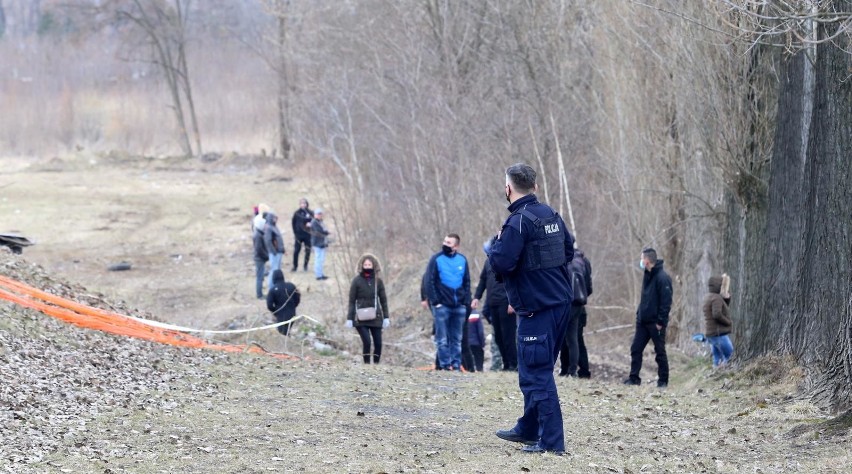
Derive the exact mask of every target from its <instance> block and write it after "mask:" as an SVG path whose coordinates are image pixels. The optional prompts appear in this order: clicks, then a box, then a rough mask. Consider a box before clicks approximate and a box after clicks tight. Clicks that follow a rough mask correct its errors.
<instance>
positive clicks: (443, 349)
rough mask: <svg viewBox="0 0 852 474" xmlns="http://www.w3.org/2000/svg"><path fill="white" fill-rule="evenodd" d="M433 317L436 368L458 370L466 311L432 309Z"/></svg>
mask: <svg viewBox="0 0 852 474" xmlns="http://www.w3.org/2000/svg"><path fill="white" fill-rule="evenodd" d="M432 314H433V315H434V317H435V347H436V348H437V350H438V368H441V369H445V370H446V369H452V370H458V369H459V367H461V355H462V351H461V349H462V344H461V340H462V330H463V329H464V320H465V317H466V316H467V309H466V308H465V307H464V306H456V307H455V308H449V307H447V306H441V307H439V308H436V307H432Z"/></svg>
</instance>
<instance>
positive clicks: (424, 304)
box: [420, 300, 429, 309]
mask: <svg viewBox="0 0 852 474" xmlns="http://www.w3.org/2000/svg"><path fill="white" fill-rule="evenodd" d="M420 306H422V307H423V309H428V308H429V302H428V301H426V300H423V301H421V302H420Z"/></svg>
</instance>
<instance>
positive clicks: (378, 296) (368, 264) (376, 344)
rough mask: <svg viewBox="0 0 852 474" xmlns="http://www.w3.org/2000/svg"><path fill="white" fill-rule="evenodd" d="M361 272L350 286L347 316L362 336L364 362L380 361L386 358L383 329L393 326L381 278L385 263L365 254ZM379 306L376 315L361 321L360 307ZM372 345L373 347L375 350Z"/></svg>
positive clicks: (359, 271)
mask: <svg viewBox="0 0 852 474" xmlns="http://www.w3.org/2000/svg"><path fill="white" fill-rule="evenodd" d="M357 270H358V275H357V276H356V277H355V278H353V279H352V284H351V285H350V287H349V312H348V314H347V316H346V327H348V328H351V327H354V328H355V329H356V330H357V331H358V335H359V336H360V337H361V343H362V345H363V351H362V352H361V354H362V355H363V357H364V363H365V364H369V363H370V360H371V357H370V356H371V355H372V362H373V363H374V364H378V363H379V360H381V357H382V329H384V328H386V327H388V326H390V312H389V311H388V298H387V295H386V294H385V283H384V282H383V281H382V279H381V278H379V275H378V273H379V271H381V266H380V265H379V260H378V259H377V258H376V257H375V256H374V255H371V254H364V255H362V256H361V258H360V259H358V267H357ZM363 308H375V318H373V319H368V320H360V319H359V318H358V311H357V310H358V309H363ZM371 346H372V350H371Z"/></svg>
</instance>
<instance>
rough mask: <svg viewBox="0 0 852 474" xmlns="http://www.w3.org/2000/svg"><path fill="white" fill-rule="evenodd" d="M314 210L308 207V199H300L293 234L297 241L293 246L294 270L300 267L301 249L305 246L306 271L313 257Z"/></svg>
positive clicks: (294, 218)
mask: <svg viewBox="0 0 852 474" xmlns="http://www.w3.org/2000/svg"><path fill="white" fill-rule="evenodd" d="M313 218H314V211H312V210H311V209H310V208H309V207H308V200H307V199H305V198H302V199H299V208H298V209H296V212H294V213H293V222H292V224H293V236H294V237H295V238H296V242H295V244H294V247H293V271H294V272H295V271H296V270H298V269H299V251H301V250H302V245H304V246H305V266H304V267H303V268H304V269H305V271H308V261H309V260H310V259H311V220H313Z"/></svg>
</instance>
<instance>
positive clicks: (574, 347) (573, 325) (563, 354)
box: [559, 306, 584, 377]
mask: <svg viewBox="0 0 852 474" xmlns="http://www.w3.org/2000/svg"><path fill="white" fill-rule="evenodd" d="M583 309H584V308H583V307H582V306H571V311H570V312H569V317H568V330H567V331H565V342H563V343H562V350H561V351H560V353H559V363H560V364H561V366H562V367H561V369H560V370H559V375H567V376H570V377H574V376H576V375H577V364H578V363H579V361H580V348H579V343H578V338H577V336H578V328H579V322H580V317H579V316H580V315H579V313H580V311H582V310H583Z"/></svg>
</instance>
